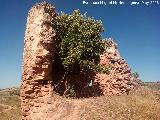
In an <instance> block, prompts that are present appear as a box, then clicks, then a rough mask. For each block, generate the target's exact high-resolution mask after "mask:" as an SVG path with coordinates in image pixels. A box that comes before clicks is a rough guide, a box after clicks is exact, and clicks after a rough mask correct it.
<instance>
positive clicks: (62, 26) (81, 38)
mask: <svg viewBox="0 0 160 120" xmlns="http://www.w3.org/2000/svg"><path fill="white" fill-rule="evenodd" d="M103 31H104V28H103V25H102V22H101V21H97V20H95V19H94V18H91V17H87V16H86V15H85V14H84V15H82V14H81V13H80V11H79V10H74V11H73V13H72V14H71V15H68V14H65V13H61V15H59V16H57V21H56V34H57V39H58V41H59V43H58V51H57V55H58V56H59V58H60V60H61V61H62V65H63V68H64V72H65V73H64V77H63V78H64V79H65V80H66V81H65V87H66V89H69V90H70V92H71V91H75V89H77V88H80V89H83V85H82V84H83V83H82V80H81V77H80V76H81V75H80V74H81V73H82V72H87V71H100V72H104V73H107V72H108V69H107V68H106V67H102V66H101V65H99V59H100V54H102V53H103V52H104V50H105V49H104V43H103V41H102V38H101V33H102V32H103ZM75 74H76V77H75ZM69 75H70V77H68V76H69ZM66 76H67V78H65V77H66ZM73 76H74V77H73ZM71 78H74V80H71ZM86 79H87V78H86ZM86 81H87V80H86ZM83 82H84V81H83ZM64 93H67V91H64Z"/></svg>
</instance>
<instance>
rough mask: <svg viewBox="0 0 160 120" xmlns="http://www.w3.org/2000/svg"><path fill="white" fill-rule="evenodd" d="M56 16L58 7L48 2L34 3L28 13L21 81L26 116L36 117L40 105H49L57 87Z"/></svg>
mask: <svg viewBox="0 0 160 120" xmlns="http://www.w3.org/2000/svg"><path fill="white" fill-rule="evenodd" d="M55 17H56V12H55V8H54V7H53V6H52V5H50V4H48V3H45V2H43V3H40V4H36V5H35V6H33V7H32V8H31V10H30V11H29V14H28V18H27V24H26V31H25V41H24V53H23V71H22V84H21V107H22V113H23V114H22V119H23V120H28V119H32V120H33V119H34V118H32V117H30V114H31V113H37V112H39V107H41V106H43V105H45V101H46V103H47V101H48V99H49V98H50V97H51V94H50V93H51V92H52V91H53V87H52V75H51V74H52V63H53V57H54V52H55V50H56V40H55V31H54V28H53V23H54V21H55ZM36 101H37V102H36ZM37 103H38V104H37Z"/></svg>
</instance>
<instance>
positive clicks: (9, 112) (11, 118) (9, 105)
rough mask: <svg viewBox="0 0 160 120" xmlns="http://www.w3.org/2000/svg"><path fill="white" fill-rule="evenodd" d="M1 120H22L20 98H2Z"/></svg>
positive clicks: (0, 98)
mask: <svg viewBox="0 0 160 120" xmlns="http://www.w3.org/2000/svg"><path fill="white" fill-rule="evenodd" d="M0 104H1V105H0V120H20V116H21V115H20V100H19V96H0Z"/></svg>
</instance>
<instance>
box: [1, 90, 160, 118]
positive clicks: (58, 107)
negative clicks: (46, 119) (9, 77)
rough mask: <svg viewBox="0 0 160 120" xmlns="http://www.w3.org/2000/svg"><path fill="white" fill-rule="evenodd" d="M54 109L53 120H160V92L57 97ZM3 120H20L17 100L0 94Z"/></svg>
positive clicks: (18, 101) (138, 91)
mask: <svg viewBox="0 0 160 120" xmlns="http://www.w3.org/2000/svg"><path fill="white" fill-rule="evenodd" d="M0 93H2V92H0ZM5 105H7V106H5ZM9 106H10V107H11V108H9ZM52 106H53V108H52V112H51V115H50V116H52V117H50V118H51V119H52V120H55V118H56V120H63V119H70V120H80V119H81V120H160V114H159V111H160V91H157V90H156V91H155V90H151V89H150V88H147V87H142V88H140V89H138V90H136V91H134V92H132V93H131V94H129V95H124V96H101V97H96V98H88V99H87V98H85V99H82V98H81V99H67V98H63V97H60V96H58V95H54V97H53V105H52ZM0 119H1V120H19V119H20V100H19V97H18V96H16V95H12V96H10V95H3V94H0Z"/></svg>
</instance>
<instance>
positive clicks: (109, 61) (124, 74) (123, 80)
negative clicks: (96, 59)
mask: <svg viewBox="0 0 160 120" xmlns="http://www.w3.org/2000/svg"><path fill="white" fill-rule="evenodd" d="M106 43H107V44H109V47H107V48H106V51H105V52H104V53H103V54H102V55H101V56H100V64H101V65H103V66H111V68H110V71H109V74H102V73H97V74H96V76H95V83H94V84H97V83H98V84H99V87H100V89H101V91H102V94H103V95H121V94H128V92H129V91H130V90H131V89H133V88H134V83H133V82H132V81H131V78H132V75H131V74H132V73H131V69H130V68H129V66H128V64H127V63H126V61H125V60H124V59H123V58H121V56H120V54H119V52H118V48H117V44H116V43H115V42H114V41H113V40H112V39H110V40H108V41H106Z"/></svg>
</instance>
